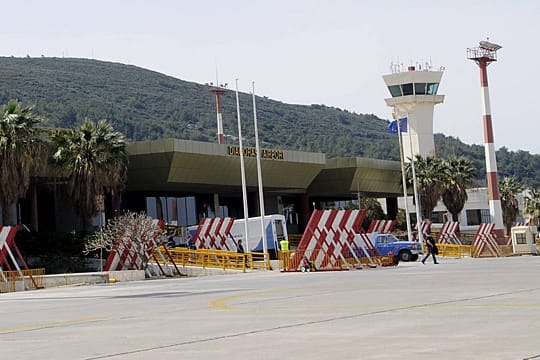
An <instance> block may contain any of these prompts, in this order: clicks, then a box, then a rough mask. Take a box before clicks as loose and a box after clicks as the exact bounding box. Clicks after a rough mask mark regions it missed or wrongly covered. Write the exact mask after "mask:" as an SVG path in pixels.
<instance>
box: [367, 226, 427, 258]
mask: <svg viewBox="0 0 540 360" xmlns="http://www.w3.org/2000/svg"><path fill="white" fill-rule="evenodd" d="M369 237H370V239H371V242H372V243H373V246H375V247H376V248H377V251H378V252H379V254H380V255H383V256H384V255H388V254H389V253H392V255H393V256H394V259H396V261H416V260H418V256H420V254H422V246H421V245H420V243H419V242H416V241H403V240H400V239H398V238H397V237H395V236H394V235H392V234H378V233H372V234H369Z"/></svg>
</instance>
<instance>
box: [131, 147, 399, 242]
mask: <svg viewBox="0 0 540 360" xmlns="http://www.w3.org/2000/svg"><path fill="white" fill-rule="evenodd" d="M128 153H129V170H128V181H127V187H126V190H125V192H124V194H123V198H122V208H124V209H129V210H133V211H146V212H147V213H148V214H149V215H150V216H152V217H154V218H162V219H163V220H165V221H166V222H168V223H170V224H177V225H180V226H190V225H195V224H198V223H199V221H200V219H201V218H203V217H218V216H219V217H222V216H229V217H235V218H243V217H244V212H243V195H242V178H241V164H240V160H241V159H240V148H239V147H238V146H236V145H231V144H218V143H208V142H199V141H190V140H178V139H162V140H155V141H139V142H133V143H130V144H129V145H128ZM243 153H244V163H245V182H246V192H247V203H248V209H249V216H250V217H252V216H258V215H260V211H259V208H260V206H259V192H258V191H259V190H258V179H257V161H256V150H255V148H250V147H246V148H244V149H243ZM261 173H262V184H263V193H264V211H265V214H283V215H285V217H286V219H287V224H288V225H287V226H288V230H289V232H292V233H301V232H302V231H303V230H304V227H305V225H306V224H307V221H308V220H309V217H310V215H311V212H312V210H313V209H314V208H320V207H321V205H322V204H324V203H325V202H332V201H343V200H345V201H346V200H353V199H357V197H358V194H361V196H367V197H376V198H385V199H386V209H387V212H388V216H389V217H390V218H395V216H396V214H397V198H398V197H399V196H400V194H402V188H401V169H400V164H399V162H397V161H387V160H376V159H368V158H358V157H350V158H333V159H327V158H326V155H325V154H323V153H313V152H302V151H294V150H271V149H261Z"/></svg>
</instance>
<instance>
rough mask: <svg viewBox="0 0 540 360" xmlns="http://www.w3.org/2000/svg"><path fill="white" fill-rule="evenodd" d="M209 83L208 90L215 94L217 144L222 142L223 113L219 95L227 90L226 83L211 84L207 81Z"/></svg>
mask: <svg viewBox="0 0 540 360" xmlns="http://www.w3.org/2000/svg"><path fill="white" fill-rule="evenodd" d="M208 85H210V90H209V91H210V92H211V93H213V94H214V95H215V96H216V116H217V140H218V144H223V143H224V135H223V113H222V111H221V95H222V94H223V93H225V91H227V89H226V87H227V84H221V85H217V84H216V86H213V84H212V83H209V84H208Z"/></svg>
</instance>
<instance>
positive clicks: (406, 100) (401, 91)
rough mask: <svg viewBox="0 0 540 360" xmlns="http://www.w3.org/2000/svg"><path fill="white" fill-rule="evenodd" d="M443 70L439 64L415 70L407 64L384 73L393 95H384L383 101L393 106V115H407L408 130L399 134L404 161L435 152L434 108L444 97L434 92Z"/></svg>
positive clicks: (401, 116)
mask: <svg viewBox="0 0 540 360" xmlns="http://www.w3.org/2000/svg"><path fill="white" fill-rule="evenodd" d="M428 68H430V67H428ZM442 74H443V69H442V68H441V69H440V71H431V70H421V71H418V70H416V68H415V67H414V66H409V68H408V71H402V72H395V73H392V74H389V75H384V76H383V79H384V82H385V83H386V86H387V87H388V90H389V91H390V95H391V96H392V97H391V98H388V99H385V101H386V105H388V106H390V107H392V108H393V109H394V117H395V118H396V119H397V118H404V117H406V118H407V132H403V133H402V134H401V137H402V144H403V154H404V158H405V161H409V159H410V158H412V156H416V155H421V156H423V157H425V156H433V155H434V154H435V142H434V139H433V109H434V107H435V105H436V104H439V103H442V102H443V101H444V95H437V91H438V90H439V84H440V82H441V77H442Z"/></svg>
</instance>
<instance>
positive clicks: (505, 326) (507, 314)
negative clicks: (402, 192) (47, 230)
mask: <svg viewBox="0 0 540 360" xmlns="http://www.w3.org/2000/svg"><path fill="white" fill-rule="evenodd" d="M439 260H440V264H439V265H435V264H433V263H432V262H431V260H429V262H426V264H425V265H423V264H422V263H421V262H420V261H417V262H414V263H400V264H399V265H398V266H397V267H389V268H378V269H364V270H355V271H342V272H338V271H333V272H311V273H281V272H278V271H254V272H248V273H239V274H233V275H215V276H207V277H202V278H194V277H190V278H177V279H164V280H146V281H135V282H125V283H122V282H121V283H115V284H103V285H93V286H79V287H62V288H51V289H44V290H37V291H26V292H18V293H8V294H0V354H1V358H2V360H11V359H13V360H25V359H32V360H35V359H47V360H49V359H50V360H52V359H55V360H63V359H66V360H68V359H69V360H97V359H126V360H134V359H160V360H168V359H175V360H176V359H194V360H199V359H242V360H243V359H280V360H283V359H310V360H312V359H340V360H343V359H430V360H432V359H437V360H443V359H540V257H538V256H520V257H507V258H489V259H471V258H462V259H451V258H439Z"/></svg>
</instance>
